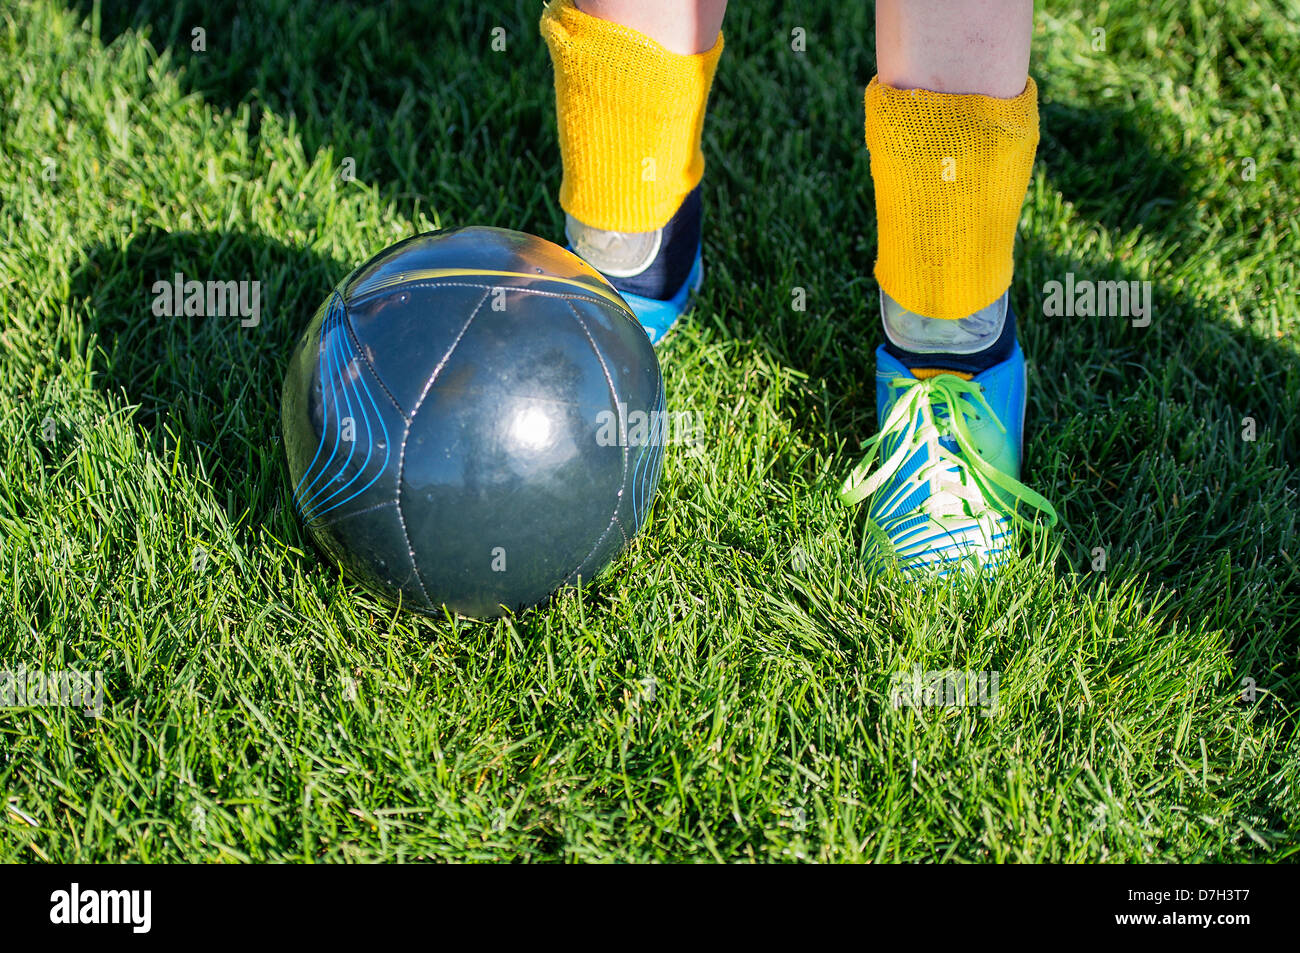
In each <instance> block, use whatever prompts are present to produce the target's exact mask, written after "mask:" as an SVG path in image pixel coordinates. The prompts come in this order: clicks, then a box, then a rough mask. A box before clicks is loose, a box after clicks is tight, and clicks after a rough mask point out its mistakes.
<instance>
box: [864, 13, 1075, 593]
mask: <svg viewBox="0 0 1300 953" xmlns="http://www.w3.org/2000/svg"><path fill="white" fill-rule="evenodd" d="M1032 17H1033V3H1032V0H877V5H876V43H877V68H878V71H879V73H878V75H877V77H876V78H875V79H873V80H872V81H871V83H870V85H869V86H868V87H867V93H866V135H867V145H868V147H869V148H870V150H871V175H872V180H873V181H874V183H875V194H876V221H877V224H878V226H879V235H880V239H879V245H880V247H879V253H878V256H877V260H876V267H875V274H876V279H877V281H879V282H880V287H881V313H882V316H883V319H884V325H885V336H886V343H885V344H884V345H883V346H882V347H881V348H880V349H879V350H877V352H876V403H877V410H878V416H879V421H880V432H879V433H878V434H877V435H876V437H874V438H872V440H871V441H869V442H868V444H867V449H868V450H869V452H868V455H867V457H866V459H865V460H864V461H863V463H862V464H860V465H859V466H858V467H857V468H856V469H855V470H854V472H853V474H852V475H851V476H850V477H849V480H848V482H847V483H846V485H845V490H844V494H843V498H844V499H845V501H846V502H850V503H854V502H858V501H859V500H863V499H866V498H867V497H870V498H871V508H870V510H869V517H870V519H871V521H872V522H873V524H874V525H875V526H876V527H878V528H879V529H880V530H881V531H882V532H883V536H884V538H887V540H888V543H887V544H884V543H883V542H882V540H881V537H879V536H874V535H873V536H870V537H869V539H870V540H873V541H875V547H874V548H875V549H876V550H877V551H879V552H880V554H881V555H882V556H884V555H887V554H888V553H890V552H892V554H893V556H894V557H895V558H896V559H897V562H898V564H899V565H900V566H901V567H902V568H903V569H904V570H921V569H930V568H937V569H939V570H940V571H948V570H950V569H952V568H953V567H954V566H955V565H956V564H957V562H958V561H963V560H967V559H973V560H974V561H975V562H976V563H977V564H979V565H982V566H985V567H988V568H992V567H996V566H998V565H1000V564H1001V563H1002V562H1003V561H1004V559H1005V551H1006V548H1007V547H1006V540H1007V538H1008V537H1009V535H1010V533H1011V530H1012V529H1013V527H1014V524H1016V523H1017V522H1021V521H1026V519H1027V517H1029V516H1032V513H1033V511H1035V510H1038V511H1041V512H1043V513H1045V514H1046V515H1047V516H1048V519H1049V521H1054V520H1055V518H1056V514H1055V511H1053V510H1052V507H1051V505H1050V504H1049V503H1048V502H1047V501H1046V500H1045V499H1043V498H1042V497H1041V496H1039V495H1038V494H1037V493H1035V492H1034V491H1033V490H1030V489H1029V488H1028V487H1026V486H1024V485H1023V484H1021V483H1020V482H1019V476H1020V456H1021V436H1022V421H1023V417H1024V409H1025V364H1024V355H1023V354H1022V353H1021V351H1020V347H1019V345H1018V344H1017V343H1016V330H1015V316H1014V314H1013V313H1012V311H1011V308H1010V306H1009V296H1008V294H1007V289H1008V288H1009V286H1010V284H1011V269H1012V250H1013V246H1014V241H1015V233H1016V224H1017V221H1018V220H1019V217H1020V207H1021V204H1022V202H1023V201H1024V196H1025V191H1026V189H1027V188H1028V185H1029V176H1030V172H1031V170H1032V167H1033V161H1034V150H1035V148H1036V146H1037V143H1038V94H1037V89H1036V87H1035V86H1034V83H1033V81H1032V80H1031V79H1029V77H1028V63H1029V39H1030V31H1031V23H1032Z"/></svg>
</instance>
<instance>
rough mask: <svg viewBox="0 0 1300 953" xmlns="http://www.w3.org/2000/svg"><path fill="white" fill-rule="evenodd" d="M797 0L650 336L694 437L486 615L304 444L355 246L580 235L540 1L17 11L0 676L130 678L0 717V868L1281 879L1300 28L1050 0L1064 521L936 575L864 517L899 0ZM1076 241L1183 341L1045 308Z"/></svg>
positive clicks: (1047, 400) (1030, 251)
mask: <svg viewBox="0 0 1300 953" xmlns="http://www.w3.org/2000/svg"><path fill="white" fill-rule="evenodd" d="M122 6H123V7H125V6H127V5H122ZM178 6H179V10H180V12H176V10H177V7H178ZM779 6H780V5H778V4H775V3H770V2H766V3H765V2H752V3H751V2H746V3H737V4H735V8H734V9H733V10H732V11H731V13H730V14H729V19H728V24H727V31H728V52H727V54H726V56H725V58H724V61H723V64H722V69H721V73H720V76H719V79H718V83H717V85H716V87H715V93H714V97H715V98H714V100H713V108H712V112H711V115H710V119H709V127H708V129H707V132H706V149H707V153H708V156H709V174H708V178H707V199H706V201H707V215H708V226H707V227H708V230H707V236H706V256H707V258H708V268H709V281H708V285H707V289H706V293H705V295H704V297H703V299H702V302H701V306H700V308H699V310H698V312H697V314H696V317H695V320H694V322H693V323H692V324H691V325H689V326H688V327H686V328H685V329H683V330H682V331H680V332H678V333H676V334H675V335H674V338H673V339H672V340H671V342H670V343H669V345H668V346H667V347H666V348H665V349H664V350H663V352H662V360H663V364H664V369H665V374H666V375H667V380H668V393H669V403H670V409H672V410H690V411H692V412H694V413H696V414H698V415H700V417H701V419H702V420H703V422H704V428H705V433H706V434H707V438H708V439H707V444H706V447H705V452H704V453H703V454H701V455H698V456H695V455H691V454H688V453H684V452H681V451H676V452H674V451H672V450H670V452H669V455H668V458H667V463H666V471H665V475H664V481H663V485H662V489H661V496H660V499H659V501H658V503H657V505H656V507H655V510H654V514H653V517H652V519H651V521H650V524H649V526H648V528H647V531H646V532H645V533H644V534H643V535H642V536H641V537H640V538H639V540H638V541H637V542H636V543H635V545H634V546H633V548H632V549H631V550H630V551H629V552H628V553H627V554H626V555H624V556H623V557H622V558H621V559H620V560H619V562H618V564H617V566H616V567H615V572H614V573H613V574H612V575H611V576H610V577H609V578H608V579H606V580H603V581H602V582H601V583H600V584H599V585H598V586H597V587H595V588H593V589H591V590H589V591H588V592H586V593H585V594H583V595H581V596H578V595H573V594H569V595H565V596H563V597H561V598H559V599H557V600H556V601H555V602H554V603H553V604H551V605H548V606H545V607H543V608H540V609H536V610H533V611H530V612H527V613H524V614H522V615H520V616H519V617H518V618H515V619H513V620H506V621H499V622H495V623H491V624H487V623H476V622H468V621H464V620H458V621H443V622H435V621H431V620H427V619H423V618H419V617H416V616H412V615H408V614H400V615H396V614H394V613H393V612H392V611H391V610H390V609H388V608H386V607H385V606H384V605H382V604H380V603H377V602H375V601H373V600H372V599H371V598H370V597H368V596H367V595H365V594H364V593H362V592H360V591H358V590H357V589H355V588H354V587H352V586H350V585H349V584H348V583H347V582H346V581H344V580H341V579H340V578H339V577H338V575H337V573H336V572H335V571H333V569H332V568H331V567H330V566H329V565H327V564H325V563H324V562H323V561H322V559H321V558H320V557H319V556H318V555H317V553H316V552H315V551H314V549H313V548H312V547H311V545H310V544H309V542H308V540H307V538H306V536H305V534H304V532H303V530H302V529H301V528H300V527H299V526H298V525H297V523H296V522H295V519H294V517H293V514H292V507H291V505H290V497H289V492H288V487H287V481H286V468H285V464H284V461H283V455H282V452H281V450H280V447H279V445H278V443H277V442H275V440H274V435H275V433H276V430H277V426H278V406H279V387H280V383H281V380H282V377H283V373H284V369H285V364H286V361H287V357H288V353H289V349H290V345H291V342H292V341H293V340H294V338H295V336H296V334H297V332H298V331H299V330H300V328H301V326H302V325H303V323H304V322H305V321H306V320H307V318H308V316H309V315H310V313H311V311H312V310H313V309H314V307H315V306H316V304H317V303H318V301H319V300H320V299H321V298H322V296H323V295H324V294H325V293H326V291H327V290H328V288H329V287H330V286H331V284H332V283H333V282H334V281H335V280H336V279H337V278H338V277H340V276H341V275H342V274H344V273H345V272H346V271H347V270H348V269H349V268H351V267H352V265H354V264H355V263H357V262H359V261H361V260H363V259H364V258H366V257H368V256H369V255H370V254H372V253H373V252H375V251H376V250H378V249H379V248H381V247H383V246H385V245H387V244H389V243H391V242H393V241H395V240H397V239H399V238H402V237H404V236H407V235H410V234H412V233H415V232H417V231H421V230H427V229H431V228H435V227H440V226H451V225H460V224H469V223H481V224H493V225H501V226H506V227H513V228H519V229H524V230H527V231H531V232H536V233H538V234H541V235H545V236H552V237H553V236H558V235H559V234H560V230H561V225H562V212H561V211H560V209H559V208H558V206H557V204H556V200H555V191H556V187H557V185H558V181H559V168H558V158H557V152H556V147H555V133H554V121H553V116H552V109H553V101H552V93H551V88H550V81H549V64H548V61H547V58H546V52H545V48H544V46H543V44H542V43H541V41H540V39H539V38H538V37H537V35H536V28H535V22H536V17H537V13H538V4H536V3H533V2H528V3H524V2H518V3H499V4H439V3H415V2H401V3H391V4H385V5H382V6H377V7H374V8H372V7H371V6H370V5H363V4H348V3H333V4H322V3H316V2H297V0H258V2H254V3H245V4H239V5H238V7H240V8H242V9H241V10H239V11H238V12H237V10H236V4H234V3H230V2H215V3H182V4H179V5H176V4H171V3H166V4H164V3H152V2H146V3H143V4H133V5H130V7H131V8H132V9H131V12H129V13H124V12H121V11H120V10H119V8H118V5H115V4H105V5H104V9H103V10H101V9H100V6H99V5H98V4H96V5H94V6H91V5H90V4H89V3H84V4H83V3H71V2H69V3H60V2H56V0H18V2H16V3H11V4H6V5H5V6H4V8H3V11H0V90H3V93H2V94H0V101H2V102H3V107H2V108H3V112H2V113H0V143H2V144H3V157H2V158H0V222H2V223H3V229H4V235H5V240H4V241H3V242H0V310H2V312H3V316H4V318H3V331H0V547H2V549H0V602H2V603H3V606H2V607H0V669H14V668H17V667H18V666H19V665H25V666H26V667H27V668H28V669H40V670H44V671H60V670H67V669H77V670H82V671H93V670H100V671H102V672H103V673H104V677H105V683H106V684H105V688H106V695H107V703H106V705H107V707H106V710H105V713H104V717H103V718H100V719H98V720H96V719H92V718H89V717H86V716H85V715H83V714H82V713H80V712H78V711H75V710H69V709H67V708H57V707H31V708H11V709H5V710H0V797H2V798H3V799H4V801H5V802H6V805H7V809H6V810H5V811H4V812H0V860H10V861H15V860H37V859H40V860H47V859H48V860H56V861H71V860H80V861H104V860H114V861H180V860H185V861H240V860H258V861H262V860H290V861H313V860H320V861H364V860H417V859H427V858H438V859H453V860H488V859H491V860H530V861H545V860H655V859H665V860H667V859H673V860H740V861H745V860H756V861H771V860H829V861H840V860H879V861H899V860H909V861H911V860H921V861H961V862H968V861H1001V860H1039V861H1138V862H1142V861H1171V860H1204V861H1211V860H1213V861H1246V860H1251V861H1280V860H1286V859H1291V860H1294V859H1296V858H1297V851H1298V845H1300V837H1298V836H1297V835H1298V833H1300V832H1298V828H1300V823H1298V821H1297V818H1300V739H1298V737H1297V711H1298V710H1300V667H1298V665H1297V662H1298V661H1300V660H1298V658H1297V651H1298V650H1297V645H1298V644H1300V543H1298V539H1300V537H1298V535H1297V518H1298V517H1297V514H1300V505H1298V503H1297V491H1298V490H1300V422H1298V420H1297V410H1296V408H1297V404H1298V403H1300V349H1298V348H1297V345H1296V343H1295V342H1296V336H1297V333H1300V307H1298V305H1297V292H1298V291H1300V276H1298V274H1297V266H1296V253H1297V249H1300V162H1298V161H1297V160H1298V158H1300V157H1298V156H1297V143H1298V142H1300V115H1298V114H1297V112H1296V110H1295V109H1294V103H1292V102H1290V101H1289V99H1290V98H1291V97H1292V94H1293V92H1294V81H1295V77H1296V76H1297V75H1300V35H1298V33H1300V31H1298V29H1297V24H1300V9H1298V8H1297V5H1296V4H1295V3H1292V2H1281V0H1277V2H1250V0H1230V2H1223V3H1202V2H1192V3H1181V2H1173V0H1155V2H1138V0H1125V2H1111V3H1108V4H1102V5H1101V6H1100V7H1097V5H1095V4H1091V3H1083V2H1072V3H1068V4H1067V3H1057V2H1051V3H1049V4H1047V7H1048V9H1046V10H1044V9H1040V10H1039V11H1038V13H1037V18H1036V29H1035V50H1034V62H1033V71H1034V74H1035V76H1037V77H1038V78H1039V79H1040V81H1041V87H1042V118H1043V141H1042V144H1041V146H1040V149H1039V162H1038V165H1037V167H1036V169H1035V174H1034V178H1033V182H1032V185H1031V188H1030V193H1029V197H1028V201H1027V204H1026V207H1025V212H1024V217H1023V221H1022V238H1021V242H1020V245H1019V247H1018V251H1017V275H1016V279H1015V284H1014V286H1013V289H1012V294H1013V299H1014V301H1015V303H1016V306H1017V310H1018V311H1019V312H1020V313H1021V314H1022V315H1023V316H1024V317H1023V319H1022V332H1021V337H1022V341H1023V343H1024V345H1025V349H1026V351H1027V353H1028V355H1029V357H1030V365H1031V366H1030V375H1031V377H1030V382H1031V392H1030V416H1029V434H1028V440H1027V464H1026V479H1027V481H1028V482H1029V483H1030V484H1031V485H1033V486H1034V487H1035V488H1037V489H1039V490H1040V491H1042V492H1044V493H1045V494H1046V495H1047V496H1048V498H1049V499H1051V500H1053V501H1054V502H1055V503H1056V504H1057V506H1058V508H1059V509H1060V511H1061V514H1062V525H1061V526H1060V527H1059V528H1058V529H1057V530H1056V531H1054V532H1053V533H1052V534H1051V535H1050V537H1047V538H1044V539H1039V540H1037V541H1036V549H1035V552H1034V553H1032V554H1031V553H1028V552H1027V553H1026V556H1025V558H1024V559H1022V560H1020V561H1018V562H1017V563H1015V564H1014V565H1013V566H1012V568H1011V570H1010V572H1009V573H1008V574H1007V575H1006V576H1005V577H1003V578H1002V579H1001V580H1000V581H998V582H996V583H989V582H981V583H976V584H972V585H970V586H967V587H964V588H957V589H954V590H953V591H942V592H941V591H935V592H927V593H920V592H917V591H915V590H914V589H909V588H908V587H907V586H906V585H904V584H902V583H900V582H899V581H898V580H897V579H894V578H891V577H883V578H878V579H868V578H866V577H865V576H864V573H863V571H862V568H861V566H860V565H859V562H858V559H857V552H858V544H859V540H860V537H861V532H862V530H861V514H860V513H854V512H850V511H846V510H844V509H843V508H841V507H840V506H839V505H838V504H837V502H836V500H835V492H836V489H837V488H838V485H839V483H840V481H841V479H842V478H843V476H844V475H845V473H846V472H847V470H848V469H849V467H851V466H852V464H853V463H854V462H855V460H856V448H857V444H858V442H859V441H860V440H861V439H863V438H865V437H866V436H868V435H870V433H871V432H872V429H873V426H874V423H873V421H874V398H873V395H872V387H873V383H872V365H871V353H872V349H873V348H874V346H875V345H876V343H877V342H878V340H879V337H880V332H879V326H878V318H877V315H876V311H875V307H876V306H875V292H874V285H873V283H872V281H871V279H870V265H871V262H872V258H873V250H874V246H875V225H874V212H873V209H872V201H871V189H870V179H869V173H868V162H867V154H866V150H865V148H864V146H863V144H862V135H861V125H862V119H861V92H862V87H863V86H864V85H865V84H866V82H867V80H868V79H869V78H870V76H871V75H872V72H873V65H872V64H873V49H874V41H873V37H872V32H871V7H870V5H863V4H833V3H823V4H818V5H816V6H817V7H818V8H819V9H818V10H816V11H811V10H808V9H807V8H808V7H811V6H813V5H812V4H808V5H799V6H800V7H801V8H802V9H804V10H805V11H806V12H804V13H801V14H799V15H797V16H796V15H792V14H786V13H779V12H778V8H779ZM1041 6H1042V5H1040V7H1041ZM840 8H842V10H841V9H840ZM837 10H840V12H836V11H837ZM497 25H501V26H504V27H505V28H506V30H507V37H508V48H507V50H506V51H505V52H493V51H492V50H491V47H490V39H491V32H490V31H491V30H492V28H493V27H494V26H497ZM196 26H202V27H203V28H204V29H206V31H207V51H206V52H204V53H196V52H193V51H192V50H191V45H190V37H191V30H192V29H193V28H194V27H196ZM795 26H803V27H804V28H805V29H806V31H807V36H808V49H807V52H806V53H804V54H801V55H800V54H795V53H792V52H791V51H790V49H789V35H790V30H791V29H792V28H793V27H795ZM1096 26H1101V27H1103V28H1104V29H1105V30H1106V46H1107V49H1106V50H1105V51H1104V52H1099V51H1094V50H1093V49H1092V46H1091V43H1092V29H1093V28H1094V27H1096ZM345 157H352V158H353V159H354V160H355V162H356V166H357V174H358V180H357V181H354V182H345V181H342V180H340V178H339V177H338V175H337V173H338V170H339V167H340V163H341V162H343V160H344V158H345ZM1245 157H1250V158H1252V159H1253V160H1254V162H1255V169H1256V174H1255V177H1254V179H1249V178H1244V177H1243V174H1242V173H1243V171H1244V170H1245V168H1246V166H1245V165H1243V163H1242V159H1243V158H1245ZM46 159H50V160H53V164H52V165H51V164H50V163H48V162H46ZM48 172H53V174H54V178H53V180H52V181H51V180H50V179H49V178H48V177H47V173H48ZM176 271H182V272H184V273H185V274H186V275H187V276H191V277H199V278H208V277H211V278H220V279H232V278H233V279H239V278H250V279H257V280H260V281H262V283H263V288H264V294H265V299H266V306H265V308H264V311H263V318H262V323H261V325H260V326H259V327H257V328H253V329H244V328H240V327H239V325H238V321H237V319H228V320H225V321H222V320H220V319H193V318H190V319H185V318H177V319H167V318H157V317H154V316H153V315H152V314H151V313H150V309H149V304H150V294H149V289H150V286H151V284H152V282H153V281H154V280H156V279H158V278H160V277H167V276H170V275H171V274H173V273H174V272H176ZM1068 271H1073V272H1075V273H1076V274H1077V275H1080V276H1085V277H1092V278H1095V279H1121V278H1123V279H1129V278H1132V279H1143V280H1150V281H1151V282H1153V284H1154V288H1155V303H1156V312H1155V317H1154V320H1153V322H1152V324H1151V326H1150V327H1148V328H1145V329H1142V328H1134V327H1132V326H1130V325H1129V324H1128V323H1127V322H1126V321H1123V320H1120V319H1076V320H1063V319H1056V320H1049V319H1046V318H1044V317H1042V315H1041V289H1042V286H1043V283H1044V282H1045V281H1048V280H1053V279H1057V280H1060V279H1063V277H1064V275H1065V273H1066V272H1068ZM794 287H802V288H804V289H806V293H807V301H808V310H807V311H806V312H795V311H793V310H792V309H791V306H790V305H791V289H792V288H794ZM1245 417H1251V418H1253V420H1254V421H1255V425H1256V428H1257V439H1255V440H1254V441H1247V440H1244V439H1242V431H1243V426H1244V425H1243V423H1242V421H1243V418H1245ZM51 424H52V425H53V439H52V440H46V439H45V436H46V432H47V429H48V428H49V426H50V425H51ZM1096 547H1104V548H1105V550H1106V555H1107V562H1106V568H1105V571H1104V572H1094V571H1092V568H1091V562H1092V559H1093V557H1092V555H1091V554H1092V551H1093V550H1094V548H1096ZM799 554H803V555H802V556H800V555H799ZM916 667H919V668H921V669H923V670H929V669H944V668H955V669H958V670H972V671H997V672H998V673H999V674H1000V694H999V705H998V708H997V711H996V713H995V714H993V715H992V716H990V717H985V716H984V715H983V714H981V713H980V711H979V710H978V709H970V708H967V709H953V708H948V709H944V708H931V709H919V710H910V709H906V708H903V709H898V710H895V709H892V708H891V707H890V705H889V701H888V695H889V689H890V681H891V676H892V675H894V674H895V673H899V672H908V671H911V670H913V669H914V668H916ZM1246 678H1251V679H1254V681H1255V683H1256V684H1257V686H1258V694H1257V696H1256V697H1255V699H1254V700H1253V701H1246V700H1243V698H1242V697H1241V694H1242V680H1243V679H1246Z"/></svg>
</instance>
